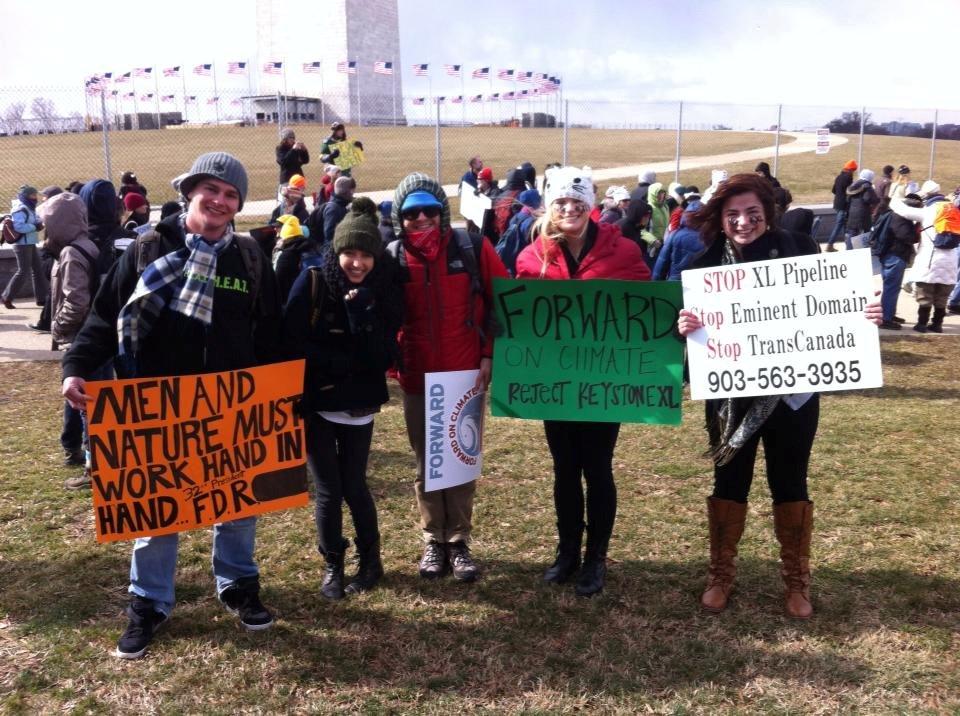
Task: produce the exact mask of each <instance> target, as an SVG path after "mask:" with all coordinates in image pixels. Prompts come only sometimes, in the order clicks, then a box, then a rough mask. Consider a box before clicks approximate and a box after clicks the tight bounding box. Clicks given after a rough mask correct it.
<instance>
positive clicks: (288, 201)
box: [270, 174, 310, 224]
mask: <svg viewBox="0 0 960 716" xmlns="http://www.w3.org/2000/svg"><path fill="white" fill-rule="evenodd" d="M306 191H307V180H306V179H304V178H303V177H302V176H301V175H300V174H294V175H293V176H292V177H290V180H289V181H288V182H287V183H286V184H284V185H283V186H282V187H280V202H279V204H277V206H276V208H274V210H273V213H271V214H270V223H271V224H275V223H276V222H277V217H278V216H281V215H283V214H291V215H293V216H295V217H297V221H299V222H300V223H301V224H306V223H307V221H308V220H309V219H310V212H308V211H307V203H306V201H304V198H303V197H304V194H306Z"/></svg>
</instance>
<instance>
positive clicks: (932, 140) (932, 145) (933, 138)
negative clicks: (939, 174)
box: [927, 109, 940, 179]
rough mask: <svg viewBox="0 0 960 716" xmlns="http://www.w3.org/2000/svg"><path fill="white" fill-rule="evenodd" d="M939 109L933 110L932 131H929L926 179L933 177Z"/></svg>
mask: <svg viewBox="0 0 960 716" xmlns="http://www.w3.org/2000/svg"><path fill="white" fill-rule="evenodd" d="M939 112H940V110H937V109H935V110H933V132H931V133H930V172H929V173H928V174H927V179H933V166H934V161H935V158H936V155H937V115H938V114H939Z"/></svg>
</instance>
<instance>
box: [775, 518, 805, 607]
mask: <svg viewBox="0 0 960 716" xmlns="http://www.w3.org/2000/svg"><path fill="white" fill-rule="evenodd" d="M773 526H774V530H775V531H776V533H777V540H778V541H779V542H780V561H781V562H782V566H781V568H780V574H781V575H782V576H783V583H784V585H785V587H786V589H785V591H784V602H783V607H784V609H785V610H786V612H787V616H789V617H793V618H794V619H809V618H810V617H811V616H813V605H812V604H811V603H810V536H811V534H812V533H813V503H812V502H806V501H799V502H783V503H781V504H779V505H774V506H773Z"/></svg>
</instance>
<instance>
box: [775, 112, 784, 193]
mask: <svg viewBox="0 0 960 716" xmlns="http://www.w3.org/2000/svg"><path fill="white" fill-rule="evenodd" d="M782 123H783V105H782V104H778V105H777V142H776V144H775V145H774V148H773V176H777V175H778V174H779V173H780V125H781V124H782Z"/></svg>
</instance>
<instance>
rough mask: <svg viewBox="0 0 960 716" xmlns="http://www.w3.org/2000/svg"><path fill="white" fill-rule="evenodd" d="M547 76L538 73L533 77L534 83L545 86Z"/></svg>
mask: <svg viewBox="0 0 960 716" xmlns="http://www.w3.org/2000/svg"><path fill="white" fill-rule="evenodd" d="M546 79H547V76H546V74H544V73H543V72H537V73H535V74H534V75H533V81H534V82H536V83H537V84H543V83H544V81H546Z"/></svg>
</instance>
